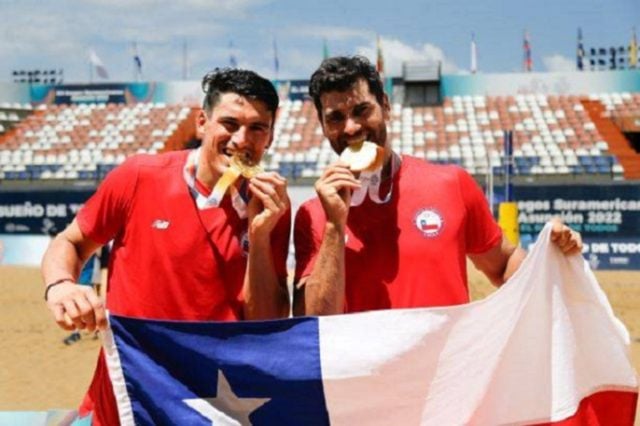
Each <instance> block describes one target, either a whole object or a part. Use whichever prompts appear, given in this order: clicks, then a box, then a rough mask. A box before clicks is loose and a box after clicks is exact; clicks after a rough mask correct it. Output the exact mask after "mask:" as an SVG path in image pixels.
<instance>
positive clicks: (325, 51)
mask: <svg viewBox="0 0 640 426" xmlns="http://www.w3.org/2000/svg"><path fill="white" fill-rule="evenodd" d="M522 49H523V61H522V70H523V71H524V72H531V71H533V59H532V54H531V38H530V36H529V32H528V31H526V30H525V31H524V35H523V43H522ZM131 52H132V58H133V69H134V79H135V80H136V81H140V80H141V79H142V77H143V74H142V59H141V57H140V54H139V53H138V45H137V43H136V42H133V43H132V46H131ZM628 52H629V53H628V66H629V68H638V67H639V64H638V62H639V58H638V56H639V54H638V42H637V38H636V31H635V28H634V29H633V31H632V36H631V41H630V43H629V47H628ZM236 53H237V51H236V49H235V47H234V45H233V41H229V66H230V67H232V68H236V67H237V66H238V59H237V55H236ZM329 56H330V54H329V46H328V44H327V39H326V38H325V39H323V43H322V57H323V59H326V58H328V57H329ZM585 56H586V53H585V49H584V44H583V38H582V29H581V28H578V43H577V49H576V69H577V70H579V71H581V70H583V69H585ZM89 63H90V65H91V75H90V77H91V80H93V73H94V72H95V74H96V75H97V76H98V77H100V78H102V79H105V80H106V79H108V78H109V73H108V71H107V68H106V66H105V64H104V62H103V61H102V59H101V58H100V57H99V56H98V54H97V53H96V52H95V50H93V49H91V50H90V51H89ZM273 69H274V73H275V76H276V78H278V73H279V72H280V60H279V57H278V44H277V41H276V38H275V37H274V38H273ZM376 69H377V71H378V72H379V73H380V74H381V75H383V74H384V69H385V64H384V55H383V51H382V43H381V40H380V35H377V36H376ZM469 69H470V71H471V73H472V74H475V73H477V72H478V48H477V45H476V37H475V33H471V46H470V67H469Z"/></svg>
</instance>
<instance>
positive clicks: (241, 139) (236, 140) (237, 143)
mask: <svg viewBox="0 0 640 426" xmlns="http://www.w3.org/2000/svg"><path fill="white" fill-rule="evenodd" d="M231 143H232V144H233V146H234V147H235V148H243V147H244V146H245V145H246V143H247V131H246V129H245V128H244V127H240V128H238V130H236V131H235V132H233V134H232V135H231Z"/></svg>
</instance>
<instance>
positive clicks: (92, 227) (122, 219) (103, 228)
mask: <svg viewBox="0 0 640 426" xmlns="http://www.w3.org/2000/svg"><path fill="white" fill-rule="evenodd" d="M137 180H138V167H137V161H136V158H135V157H132V158H131V159H129V160H127V161H125V162H124V163H123V164H121V165H120V166H118V167H116V168H115V169H113V170H112V171H111V172H110V173H109V174H108V175H107V176H106V178H105V179H104V181H103V182H102V183H101V184H100V186H98V189H97V191H96V193H95V194H93V195H92V196H91V198H89V200H87V202H86V203H85V204H84V206H82V208H81V209H80V210H79V211H78V214H77V216H76V221H77V222H78V225H79V226H80V230H81V231H82V233H83V234H84V235H85V236H86V237H88V238H90V239H91V240H93V241H95V242H97V243H99V244H106V243H107V242H108V241H110V240H112V239H113V238H114V237H115V236H116V235H117V234H118V233H119V232H120V231H121V230H122V229H123V228H124V225H125V223H126V220H127V217H128V215H129V212H130V209H131V205H132V200H133V194H134V193H135V187H136V183H137Z"/></svg>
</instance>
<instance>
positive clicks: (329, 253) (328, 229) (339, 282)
mask: <svg viewBox="0 0 640 426" xmlns="http://www.w3.org/2000/svg"><path fill="white" fill-rule="evenodd" d="M359 187H360V182H359V181H358V180H357V179H356V178H355V177H354V176H353V174H352V173H351V172H350V171H349V169H348V168H347V167H346V166H345V165H344V164H342V163H336V164H334V165H332V166H330V167H328V168H327V170H325V172H324V173H323V174H322V176H321V177H320V179H319V180H318V181H317V182H316V185H315V188H316V192H317V193H318V198H319V199H320V202H321V203H322V208H323V209H324V212H325V215H326V217H327V222H326V225H325V227H324V234H323V238H322V244H321V245H320V249H319V252H318V256H317V259H316V262H315V264H314V266H313V270H312V271H311V274H310V275H309V276H308V277H304V278H302V279H301V280H300V281H299V282H297V283H295V290H294V299H293V314H294V315H331V314H341V313H343V312H344V299H345V270H344V268H345V264H344V235H345V227H346V223H347V217H348V214H349V206H350V204H351V191H352V190H354V189H357V188H359Z"/></svg>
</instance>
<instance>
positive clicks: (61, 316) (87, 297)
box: [47, 281, 107, 331]
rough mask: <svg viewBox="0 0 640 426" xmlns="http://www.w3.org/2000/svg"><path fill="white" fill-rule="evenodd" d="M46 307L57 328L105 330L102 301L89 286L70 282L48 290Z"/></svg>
mask: <svg viewBox="0 0 640 426" xmlns="http://www.w3.org/2000/svg"><path fill="white" fill-rule="evenodd" d="M47 306H48V307H49V310H50V311H51V312H52V313H53V317H54V318H55V320H56V322H57V323H58V326H60V328H63V329H65V330H75V329H78V330H84V329H87V330H89V331H94V330H96V329H98V330H104V329H106V328H107V317H106V313H105V309H104V305H103V303H102V300H100V298H99V297H98V295H97V294H96V292H95V291H94V290H93V289H92V288H91V287H89V286H84V285H80V284H75V283H72V282H71V281H69V282H65V283H62V284H57V285H55V286H53V287H51V288H50V289H49V293H48V294H47Z"/></svg>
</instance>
